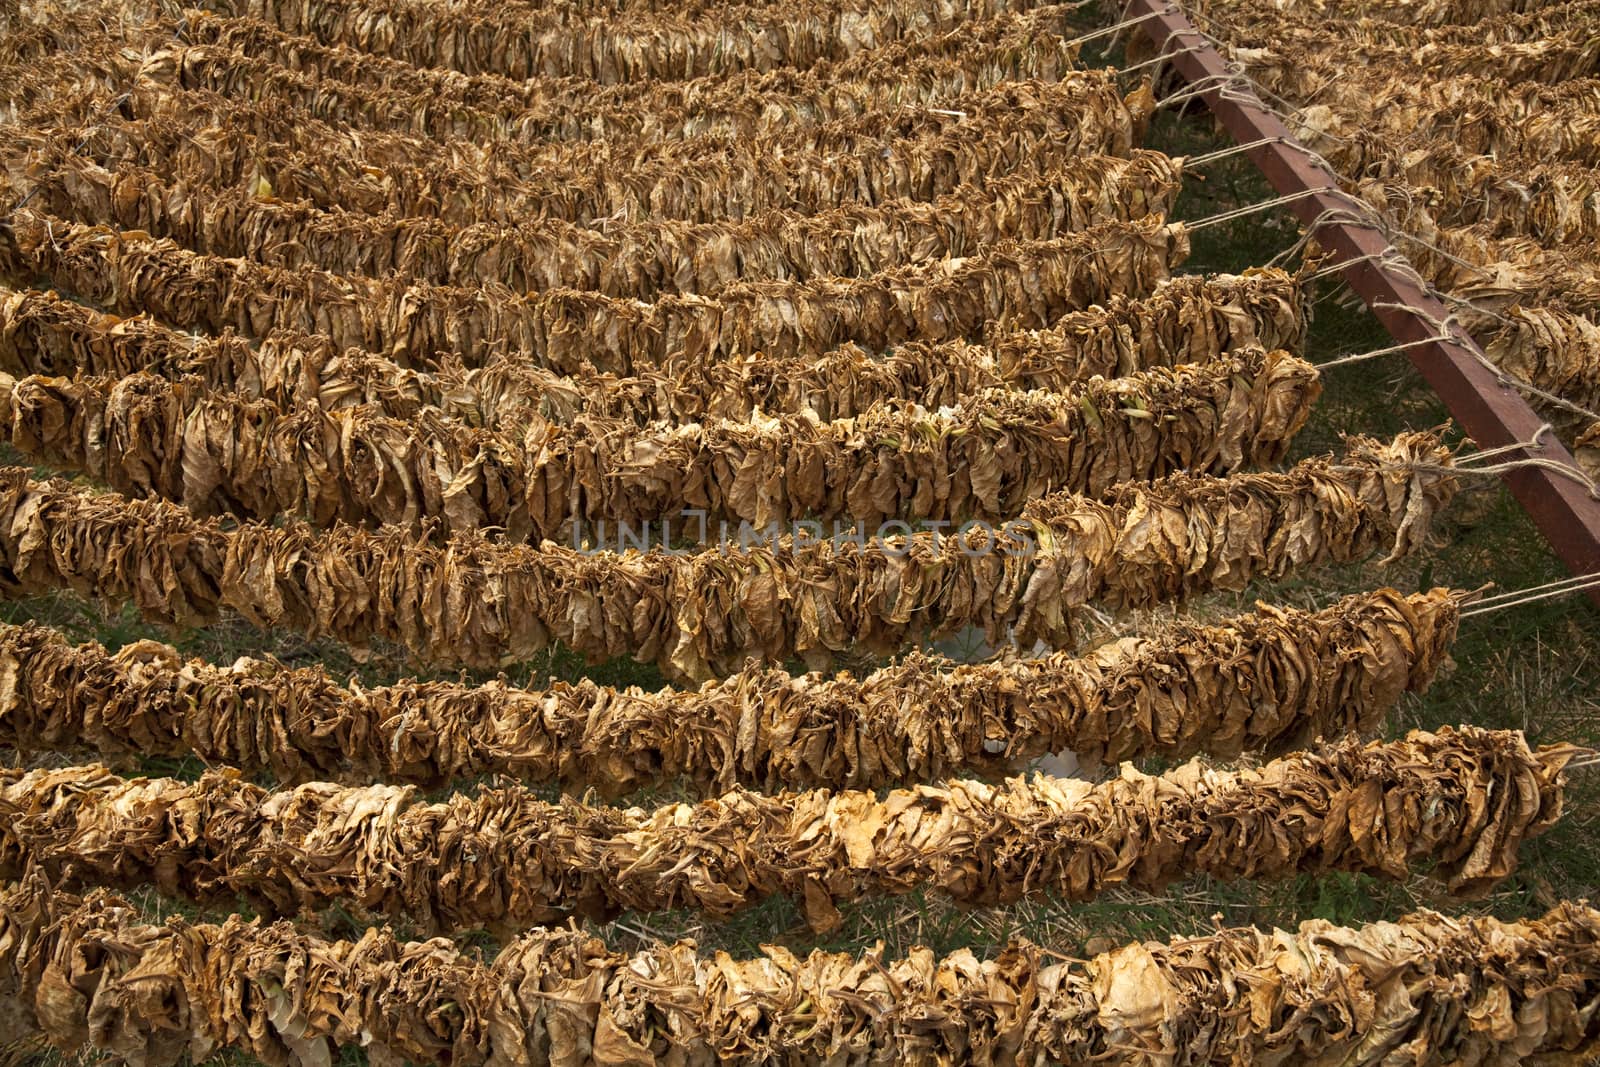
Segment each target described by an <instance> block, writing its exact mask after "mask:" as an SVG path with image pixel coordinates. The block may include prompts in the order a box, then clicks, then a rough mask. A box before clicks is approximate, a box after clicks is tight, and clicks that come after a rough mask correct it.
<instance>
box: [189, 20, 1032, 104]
mask: <svg viewBox="0 0 1600 1067" xmlns="http://www.w3.org/2000/svg"><path fill="white" fill-rule="evenodd" d="M217 6H218V7H219V8H220V9H221V10H224V11H227V12H228V13H231V14H245V15H251V16H255V17H258V18H261V19H264V20H265V21H267V22H270V23H273V24H274V25H277V26H278V27H280V28H281V29H283V30H285V31H288V32H290V33H303V34H305V35H306V36H310V37H315V38H316V39H317V40H319V41H321V42H323V43H324V44H342V45H346V46H348V47H351V48H353V49H356V50H358V51H361V52H368V53H372V54H374V55H379V56H387V57H389V58H391V59H398V60H403V61H405V62H407V63H411V64H414V65H416V66H419V67H439V68H444V69H447V70H456V71H461V72H462V73H465V74H479V73H487V74H499V75H502V76H505V77H508V78H532V77H540V76H546V77H548V76H573V77H584V78H592V79H594V80H596V81H598V82H601V83H602V84H608V85H609V84H616V83H619V82H633V81H638V80H641V79H644V78H692V77H701V76H706V75H713V74H729V73H733V72H736V71H741V70H772V69H774V68H777V67H783V66H792V67H800V68H805V67H810V66H812V65H814V64H817V63H819V62H822V61H824V60H840V59H847V58H849V57H851V56H854V55H857V54H860V53H862V52H865V51H870V50H873V49H876V48H880V47H882V46H884V45H887V44H891V43H893V42H895V41H899V40H903V39H905V38H908V37H920V36H929V35H934V34H937V33H941V32H943V31H945V30H948V29H951V28H955V27H957V26H959V25H960V24H961V23H962V21H964V20H965V19H966V18H969V17H982V16H983V15H985V14H990V13H994V12H996V11H1002V10H1025V9H1027V8H1028V7H1031V6H1035V5H1034V4H1032V3H1028V2H1023V0H1019V2H1017V3H1007V4H1001V3H996V4H992V5H984V6H981V7H979V8H977V9H972V8H970V7H969V6H967V5H965V4H956V3H949V2H945V3H940V4H929V3H927V2H925V0H876V2H874V3H873V4H871V5H855V4H852V3H848V2H844V3H841V2H837V0H821V2H817V0H804V2H801V3H798V4H792V5H788V6H773V5H768V4H763V3H757V4H747V5H742V6H739V5H736V6H732V7H726V8H722V9H719V10H716V11H714V12H710V13H707V14H703V15H698V16H692V17H688V18H685V17H683V16H681V15H678V14H677V13H667V14H660V15H652V14H639V15H636V16H631V17H629V18H628V20H627V21H626V22H624V23H621V24H619V23H618V22H617V20H616V19H615V18H614V17H613V16H611V15H610V13H609V12H607V13H605V14H593V15H588V16H581V15H576V14H575V13H572V12H567V11H560V10H547V9H539V10H536V11H525V12H520V13H519V12H515V11H503V10H498V9H495V10H482V9H480V10H478V11H461V10H448V11H441V10H440V9H438V8H436V7H430V6H426V5H418V4H415V3H411V2H409V0H362V2H361V3H359V4H344V3H341V4H330V3H323V2H321V0H301V2H297V3H293V4H276V3H249V4H240V5H237V6H234V5H229V4H219V5H217Z"/></svg>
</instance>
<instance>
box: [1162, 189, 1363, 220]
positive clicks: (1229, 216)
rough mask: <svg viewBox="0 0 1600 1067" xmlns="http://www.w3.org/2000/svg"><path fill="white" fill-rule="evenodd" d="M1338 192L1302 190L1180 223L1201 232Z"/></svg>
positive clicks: (1332, 190)
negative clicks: (1209, 227)
mask: <svg viewBox="0 0 1600 1067" xmlns="http://www.w3.org/2000/svg"><path fill="white" fill-rule="evenodd" d="M1338 192H1339V190H1337V189H1302V190H1300V191H1299V192H1297V193H1289V194H1288V195H1286V196H1277V197H1273V198H1272V199H1271V200H1263V201H1261V202H1260V203H1257V204H1250V205H1249V206H1247V207H1239V208H1234V209H1233V210H1232V211H1224V212H1222V213H1221V214H1220V215H1208V216H1206V217H1205V218H1203V219H1196V220H1194V221H1193V222H1184V223H1181V225H1182V226H1183V228H1184V229H1186V230H1203V229H1205V228H1206V227H1208V226H1216V225H1219V224H1221V223H1224V222H1230V221H1232V220H1233V219H1242V218H1244V217H1245V216H1246V215H1254V214H1256V213H1257V212H1261V211H1267V210H1269V209H1271V208H1275V207H1279V206H1281V205H1283V204H1292V203H1294V202H1295V201H1297V200H1304V199H1306V198H1307V197H1310V196H1328V195H1330V194H1337V193H1338Z"/></svg>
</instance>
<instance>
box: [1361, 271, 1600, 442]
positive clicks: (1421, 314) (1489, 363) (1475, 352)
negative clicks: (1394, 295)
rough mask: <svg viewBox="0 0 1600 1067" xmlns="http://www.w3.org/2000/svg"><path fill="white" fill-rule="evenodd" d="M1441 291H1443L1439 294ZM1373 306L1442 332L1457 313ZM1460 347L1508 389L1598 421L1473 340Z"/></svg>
mask: <svg viewBox="0 0 1600 1067" xmlns="http://www.w3.org/2000/svg"><path fill="white" fill-rule="evenodd" d="M1441 295H1443V294H1441ZM1458 303H1461V304H1464V305H1465V306H1466V307H1467V308H1468V309H1470V310H1472V311H1475V312H1479V313H1481V314H1484V315H1489V316H1492V317H1493V318H1496V319H1499V320H1500V321H1501V322H1503V323H1505V324H1506V325H1508V326H1514V325H1516V323H1514V322H1512V321H1511V320H1510V319H1508V318H1506V317H1505V316H1503V315H1497V314H1495V313H1494V312H1492V311H1488V310H1487V309H1484V308H1479V307H1477V306H1476V305H1474V304H1472V303H1471V302H1469V301H1458ZM1372 307H1373V309H1374V310H1377V309H1379V308H1389V309H1393V310H1395V311H1404V312H1407V313H1408V314H1411V315H1414V316H1416V317H1417V318H1419V319H1421V320H1422V321H1423V322H1426V323H1428V324H1429V325H1430V326H1433V327H1434V328H1435V329H1438V330H1440V331H1441V332H1444V329H1445V328H1446V327H1448V326H1450V325H1456V324H1457V321H1456V316H1455V315H1454V314H1451V315H1447V316H1445V317H1444V318H1443V319H1440V318H1437V317H1435V316H1433V315H1430V314H1428V313H1427V312H1426V311H1423V310H1422V309H1421V308H1417V307H1413V306H1411V305H1410V304H1395V303H1389V302H1377V303H1374V304H1373V305H1372ZM1461 347H1462V349H1463V350H1464V351H1466V352H1467V353H1468V354H1469V355H1471V356H1472V358H1473V360H1474V361H1475V362H1477V363H1478V365H1479V366H1481V367H1483V368H1484V369H1485V370H1487V371H1489V372H1490V373H1491V374H1493V375H1494V376H1495V380H1496V381H1497V382H1499V383H1500V384H1501V385H1503V386H1505V387H1506V388H1508V389H1516V390H1518V391H1520V392H1524V393H1527V394H1528V395H1529V396H1533V397H1537V398H1538V399H1540V400H1542V401H1544V402H1545V403H1547V404H1550V405H1552V406H1554V407H1557V408H1560V409H1561V410H1563V411H1567V412H1570V413H1572V414H1574V415H1581V416H1583V417H1584V418H1587V419H1592V420H1595V421H1597V422H1600V412H1597V411H1594V410H1592V409H1590V408H1586V407H1584V406H1583V405H1582V404H1579V403H1576V402H1575V401H1572V400H1568V399H1567V398H1566V397H1563V396H1559V395H1557V394H1555V393H1552V392H1550V391H1549V390H1548V389H1543V388H1540V387H1539V386H1537V385H1534V384H1533V383H1532V382H1528V381H1524V380H1523V379H1521V378H1518V377H1517V376H1516V375H1514V374H1511V373H1509V372H1507V371H1506V370H1505V368H1503V367H1501V366H1500V365H1499V364H1497V363H1495V362H1494V361H1493V360H1492V359H1490V358H1489V356H1488V354H1487V353H1485V352H1484V351H1483V350H1482V349H1481V348H1480V347H1478V345H1476V344H1471V345H1462V346H1461Z"/></svg>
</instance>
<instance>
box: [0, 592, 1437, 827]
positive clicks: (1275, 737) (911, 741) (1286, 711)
mask: <svg viewBox="0 0 1600 1067" xmlns="http://www.w3.org/2000/svg"><path fill="white" fill-rule="evenodd" d="M1459 602H1460V596H1459V594H1455V593H1452V592H1450V591H1448V590H1443V589H1435V590H1433V591H1432V592H1429V593H1416V594H1412V595H1410V596H1404V595H1401V594H1399V593H1396V592H1394V591H1393V590H1389V589H1381V590H1378V591H1376V592H1373V593H1361V594H1356V595H1353V596H1349V597H1346V598H1344V599H1343V600H1340V601H1338V602H1337V603H1335V604H1333V605H1331V606H1329V607H1327V608H1325V609H1323V610H1321V611H1301V610H1296V609H1288V608H1273V607H1268V606H1265V605H1261V606H1258V607H1257V608H1256V610H1255V611H1254V612H1253V613H1251V614H1246V615H1241V616H1236V617H1234V618H1230V619H1225V620H1222V621H1220V622H1217V623H1215V624H1210V625H1203V624H1199V623H1192V622H1186V621H1179V622H1176V623H1173V624H1170V625H1164V626H1160V627H1157V628H1153V629H1151V630H1148V631H1144V632H1141V633H1140V634H1139V635H1138V636H1132V637H1125V638H1121V639H1118V640H1115V641H1112V642H1110V643H1108V644H1106V645H1104V646H1103V647H1101V648H1098V649H1096V650H1094V651H1093V652H1092V653H1090V654H1087V655H1085V656H1081V657H1079V656H1073V655H1070V654H1067V653H1059V652H1058V653H1050V654H1046V655H1044V656H1042V657H1038V658H1027V659H1006V660H1000V661H996V662H990V663H981V664H959V665H958V664H954V663H951V662H949V661H947V660H944V659H942V658H940V657H938V656H927V655H923V654H921V653H914V654H912V655H910V656H908V657H906V658H905V659H904V660H902V661H901V662H898V663H895V664H891V665H890V666H887V667H883V668H880V669H878V670H876V671H873V672H872V673H870V674H868V675H866V676H865V677H863V678H860V679H856V678H852V677H850V676H849V675H844V674H840V675H836V676H828V675H823V674H810V675H806V676H803V677H799V678H796V677H792V676H791V675H790V674H789V673H788V672H787V671H784V670H779V669H775V668H760V667H755V666H752V667H748V668H746V669H744V670H741V671H738V672H737V673H735V674H732V675H730V676H729V677H728V678H727V679H726V680H724V681H720V682H716V683H711V684H708V685H706V686H704V687H702V688H700V689H698V690H682V689H662V690H659V691H657V692H644V691H642V690H640V689H637V688H628V689H613V688H609V687H606V686H602V685H598V684H596V683H595V682H593V681H591V680H588V679H582V680H580V681H578V682H574V683H566V682H557V683H554V684H553V685H552V686H551V687H550V688H549V689H546V690H542V691H536V690H524V689H517V688H514V687H512V686H510V685H508V684H507V683H506V681H505V680H504V679H501V680H499V681H495V682H490V683H488V684H486V685H481V686H467V685H463V684H458V683H452V682H401V683H398V684H396V685H393V686H387V687H379V688H374V689H368V688H364V687H361V686H357V685H353V684H352V685H341V684H339V683H338V682H337V681H335V680H334V679H332V678H330V677H329V676H328V674H327V673H326V672H324V671H323V670H322V669H320V668H298V669H296V668H290V667H286V666H283V665H280V664H278V663H275V662H270V661H264V660H257V659H251V658H242V659H240V660H238V661H237V662H235V663H234V664H232V665H231V666H226V667H223V666H213V665H211V664H207V663H204V662H202V661H199V660H185V659H184V658H183V656H182V655H181V654H180V653H179V652H178V651H177V650H176V649H173V648H171V647H169V646H167V645H162V644H159V643H157V642H154V641H141V642H137V643H135V644H132V645H129V646H126V647H124V648H123V649H122V650H121V651H119V652H117V653H115V654H113V653H111V652H109V651H108V650H107V649H105V648H104V647H103V646H100V645H93V644H90V645H82V646H79V647H76V648H74V647H72V646H70V645H69V644H68V643H67V642H66V641H65V640H64V639H63V638H62V637H61V635H60V634H58V633H56V632H55V631H53V630H49V629H46V628H44V627H40V626H36V625H32V624H29V625H27V626H21V627H5V628H0V674H3V676H4V677H6V678H8V679H10V683H9V684H8V685H7V686H5V687H3V688H0V743H4V744H6V745H8V746H10V747H12V748H14V749H17V750H18V751H19V752H22V753H31V752H35V751H40V750H44V749H49V750H53V751H60V750H76V751H82V750H84V749H91V750H94V751H96V752H98V753H100V754H101V755H102V756H106V757H114V758H116V759H118V760H122V761H130V762H131V761H132V760H134V759H135V758H143V757H151V756H171V757H180V758H181V757H185V756H197V757H199V758H200V759H201V760H202V761H204V762H205V763H206V764H207V765H211V766H214V765H217V764H225V765H228V766H231V767H237V768H239V769H240V770H242V771H245V772H246V773H250V772H254V771H261V770H267V771H271V772H272V774H273V775H274V776H275V777H276V778H277V779H278V780H279V781H281V782H301V781H313V780H317V779H324V780H336V779H337V780H340V781H348V782H370V781H374V780H380V781H389V782H415V783H418V784H421V785H428V786H436V785H441V784H443V783H445V782H448V781H451V780H453V779H462V778H479V777H482V776H485V775H495V774H504V775H510V776H513V777H516V778H519V779H522V780H524V781H529V782H560V783H561V784H562V786H563V787H564V788H566V789H567V790H569V791H573V792H576V791H579V790H583V789H597V790H599V791H601V792H603V793H605V794H607V795H620V794H622V793H626V792H629V791H631V790H634V789H638V788H642V787H646V786H652V785H664V784H670V783H672V782H674V781H677V780H687V781H688V782H690V783H691V784H692V785H693V786H694V787H695V789H696V790H697V791H698V792H700V793H702V794H707V793H711V792H713V791H726V790H728V789H731V788H733V787H734V786H736V785H744V786H749V787H751V788H755V789H761V790H766V791H774V790H779V789H809V788H817V787H824V786H833V787H838V788H849V789H876V788H881V787H884V786H892V785H900V784H905V783H910V782H918V781H925V782H931V781H938V780H940V779H943V778H948V777H952V776H958V775H962V774H970V773H974V772H976V773H982V774H985V775H994V774H999V773H1004V772H1005V771H1007V770H1008V769H1009V768H1011V767H1013V766H1015V765H1016V763H1017V762H1018V761H1021V760H1026V759H1032V758H1034V757H1037V756H1041V755H1044V754H1046V753H1051V752H1062V751H1071V752H1073V753H1074V754H1076V755H1077V756H1078V758H1079V759H1080V760H1083V761H1085V762H1086V763H1087V764H1090V765H1093V764H1095V763H1116V762H1119V761H1121V760H1126V759H1133V758H1136V757H1140V756H1146V755H1152V754H1160V755H1163V756H1166V757H1168V758H1184V757H1188V756H1191V755H1194V754H1196V753H1198V752H1202V751H1203V752H1206V753H1209V754H1212V755H1215V756H1221V757H1234V756H1237V755H1239V754H1240V753H1241V752H1245V751H1267V752H1272V753H1276V752H1282V751H1286V750H1288V749H1291V748H1294V747H1296V746H1300V745H1304V744H1305V743H1307V742H1309V741H1311V740H1312V739H1314V738H1317V737H1336V736H1341V735H1344V734H1351V733H1361V732H1365V731H1367V730H1370V729H1372V728H1373V727H1374V726H1376V725H1377V724H1378V723H1380V722H1381V721H1382V720H1383V718H1384V716H1385V715H1386V714H1387V712H1388V711H1389V709H1390V708H1391V707H1392V706H1393V705H1394V703H1395V701H1396V700H1397V699H1398V698H1399V696H1400V694H1401V693H1404V692H1420V691H1422V690H1424V689H1426V688H1427V686H1428V685H1429V683H1430V682H1431V681H1432V679H1433V676H1434V674H1435V672H1436V671H1437V670H1438V669H1439V667H1440V666H1441V665H1442V664H1443V663H1445V662H1446V661H1447V658H1448V655H1449V649H1450V647H1451V645H1452V644H1453V643H1454V640H1455V633H1456V624H1457V620H1458V613H1459ZM907 709H911V710H910V711H909V712H908V710H907Z"/></svg>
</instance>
